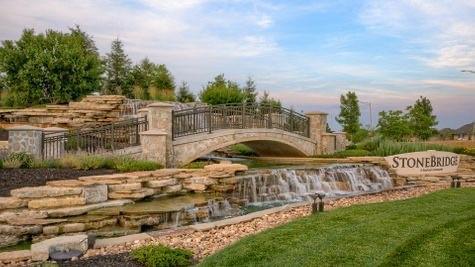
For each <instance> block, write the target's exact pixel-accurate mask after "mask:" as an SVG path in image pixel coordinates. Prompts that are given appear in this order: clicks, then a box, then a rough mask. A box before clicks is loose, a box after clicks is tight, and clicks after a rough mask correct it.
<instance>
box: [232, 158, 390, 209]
mask: <svg viewBox="0 0 475 267" xmlns="http://www.w3.org/2000/svg"><path fill="white" fill-rule="evenodd" d="M391 187H392V182H391V177H390V176H389V174H388V172H387V171H386V170H384V169H382V168H381V167H379V166H372V165H338V166H330V167H323V168H314V169H274V170H270V171H268V172H265V173H257V174H253V175H248V176H244V177H242V178H241V179H240V180H239V182H238V184H237V187H236V188H237V189H236V191H235V192H234V194H233V198H235V199H238V200H239V202H242V203H247V204H251V203H252V204H256V203H266V202H272V201H286V202H295V201H303V200H310V199H311V197H310V195H311V194H314V193H315V192H325V194H326V195H327V196H328V197H338V196H345V195H354V194H358V193H364V192H377V191H380V190H384V189H388V188H391Z"/></svg>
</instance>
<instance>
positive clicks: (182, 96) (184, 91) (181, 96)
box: [176, 81, 195, 103]
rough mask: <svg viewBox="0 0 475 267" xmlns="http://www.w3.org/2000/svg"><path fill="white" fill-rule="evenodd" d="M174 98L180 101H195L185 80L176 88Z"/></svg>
mask: <svg viewBox="0 0 475 267" xmlns="http://www.w3.org/2000/svg"><path fill="white" fill-rule="evenodd" d="M176 100H177V101H178V102H181V103H189V102H195V95H194V94H193V93H192V92H191V91H190V87H189V86H188V83H186V82H185V81H183V82H181V86H180V88H178V93H177V95H176Z"/></svg>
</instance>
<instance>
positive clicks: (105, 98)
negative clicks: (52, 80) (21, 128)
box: [0, 95, 126, 128]
mask: <svg viewBox="0 0 475 267" xmlns="http://www.w3.org/2000/svg"><path fill="white" fill-rule="evenodd" d="M125 102H126V98H125V97H124V96H120V95H102V96H93V95H89V96H86V97H85V98H83V99H82V100H81V101H79V102H70V103H69V104H68V105H46V107H44V108H25V109H9V110H1V109H0V123H2V125H3V126H4V127H8V126H9V125H17V124H29V125H33V126H38V127H51V126H58V127H65V128H76V127H84V126H85V125H90V126H94V125H99V124H104V123H110V122H114V121H117V120H119V119H120V118H121V113H122V112H123V111H124V108H125V107H124V103H125Z"/></svg>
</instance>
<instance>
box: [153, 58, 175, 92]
mask: <svg viewBox="0 0 475 267" xmlns="http://www.w3.org/2000/svg"><path fill="white" fill-rule="evenodd" d="M153 85H154V89H155V98H156V99H160V100H174V99H175V78H174V77H173V75H172V74H171V72H170V71H169V70H168V69H167V66H165V65H164V64H160V65H158V67H157V69H156V72H155V73H154V76H153Z"/></svg>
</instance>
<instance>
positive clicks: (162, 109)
mask: <svg viewBox="0 0 475 267" xmlns="http://www.w3.org/2000/svg"><path fill="white" fill-rule="evenodd" d="M147 108H148V115H147V119H148V129H149V130H148V131H145V132H142V133H141V134H140V143H141V146H142V155H143V157H144V158H145V159H148V160H155V161H157V162H158V163H160V164H161V165H163V166H164V167H171V166H172V165H173V143H172V109H173V105H171V104H168V103H164V102H157V103H152V104H150V105H148V106H147Z"/></svg>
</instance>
